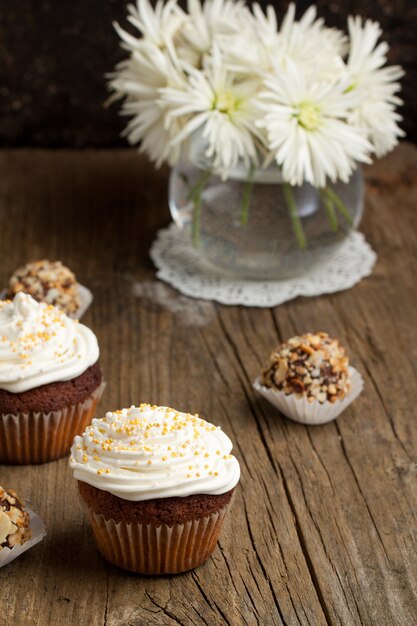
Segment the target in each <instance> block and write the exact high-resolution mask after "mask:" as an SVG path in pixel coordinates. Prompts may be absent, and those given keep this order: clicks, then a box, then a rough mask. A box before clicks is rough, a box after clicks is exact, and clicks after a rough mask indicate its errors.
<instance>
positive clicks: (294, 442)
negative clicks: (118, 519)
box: [0, 144, 417, 626]
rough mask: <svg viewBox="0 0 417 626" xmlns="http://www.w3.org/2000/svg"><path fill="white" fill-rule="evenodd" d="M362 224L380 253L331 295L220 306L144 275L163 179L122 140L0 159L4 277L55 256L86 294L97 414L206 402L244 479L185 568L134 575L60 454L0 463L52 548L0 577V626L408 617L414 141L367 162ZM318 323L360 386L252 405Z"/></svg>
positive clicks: (45, 546)
mask: <svg viewBox="0 0 417 626" xmlns="http://www.w3.org/2000/svg"><path fill="white" fill-rule="evenodd" d="M366 174H367V188H366V204H367V206H366V214H365V218H364V221H363V224H362V229H363V231H364V232H365V234H366V236H367V238H368V241H370V243H371V244H372V246H373V247H374V248H375V250H376V251H377V252H378V255H379V260H378V262H377V265H376V267H375V270H374V273H373V275H372V277H370V278H368V279H366V280H364V281H363V282H361V283H360V284H359V285H357V286H356V287H354V288H353V289H351V290H349V291H345V292H344V293H339V294H335V295H330V296H325V297H320V298H312V299H307V298H298V299H297V300H295V301H293V302H290V303H288V304H285V305H283V306H280V307H276V308H272V309H256V308H253V309H250V308H242V307H226V306H220V305H218V304H215V303H212V302H204V301H198V300H193V299H190V298H186V297H184V296H181V295H180V294H178V293H177V292H176V291H174V290H173V289H171V288H170V287H168V286H167V285H165V284H162V283H160V282H158V281H157V280H155V271H154V269H153V267H152V264H151V262H150V260H149V257H148V250H149V246H150V244H151V242H152V240H153V239H154V237H155V233H156V230H157V229H158V228H159V227H161V226H163V225H165V224H166V223H167V222H168V220H169V216H168V212H167V207H166V172H165V171H163V172H155V171H154V170H153V168H152V166H150V165H149V164H148V163H147V161H146V160H145V158H142V157H141V156H139V155H138V154H137V153H135V152H133V151H130V150H120V151H85V152H82V151H36V150H16V151H7V152H3V153H1V155H0V250H1V252H2V264H1V268H0V279H1V280H0V283H1V284H4V281H5V280H6V278H7V277H8V275H9V274H10V273H11V272H12V270H14V269H15V267H17V266H18V265H19V264H20V263H21V262H22V261H27V260H31V259H35V258H39V257H50V258H53V259H55V258H60V259H62V260H63V261H65V262H66V263H68V265H69V266H70V267H71V268H73V269H74V271H75V272H76V273H77V275H78V276H79V278H80V279H81V281H82V282H83V283H84V284H86V285H88V286H89V287H90V288H91V289H92V291H93V292H94V297H95V300H94V304H93V306H92V307H91V308H90V310H89V311H88V313H87V315H86V316H85V318H84V322H85V323H86V324H88V325H90V326H91V327H92V328H93V329H94V331H95V332H96V333H97V335H98V338H99V342H100V346H101V362H102V366H103V369H104V372H105V376H106V379H107V383H108V386H107V390H106V392H105V395H104V397H103V399H102V402H101V407H100V413H102V412H103V411H105V410H106V409H114V408H119V407H123V406H128V405H131V404H132V403H139V402H143V401H145V402H153V403H157V404H168V405H172V406H174V407H176V408H179V409H183V410H186V411H192V412H195V411H201V413H202V414H203V415H205V416H206V417H207V418H209V419H211V420H212V421H214V422H215V423H219V424H220V425H222V426H223V427H224V429H225V430H226V432H227V433H229V434H230V436H231V437H232V439H233V440H234V443H235V448H234V450H235V453H236V455H237V456H238V458H239V460H240V463H241V467H242V479H241V483H240V488H239V489H238V491H237V497H236V500H235V504H234V510H233V514H232V515H230V517H229V519H228V521H227V523H226V527H225V530H224V533H223V535H222V538H221V541H220V545H219V547H218V548H217V549H216V551H215V553H214V556H213V557H212V558H211V559H210V560H209V561H208V562H207V563H206V564H205V565H203V566H202V567H200V568H198V569H197V570H195V571H193V572H189V573H187V574H185V575H180V576H176V577H165V578H143V577H140V576H136V575H132V574H128V573H126V572H124V571H121V570H119V569H117V568H116V567H113V566H111V565H109V564H107V563H106V562H105V561H104V560H103V559H102V558H101V557H100V556H99V554H98V553H97V550H96V548H95V546H94V543H93V540H92V536H91V534H90V530H89V528H88V526H87V524H86V522H85V519H84V516H83V514H82V511H81V508H80V505H79V503H78V500H77V494H76V485H75V481H74V480H73V479H72V477H71V473H70V471H69V469H68V466H67V460H66V459H63V460H61V461H59V462H55V463H50V464H48V465H44V466H32V467H6V466H1V467H0V483H1V484H3V485H4V486H6V487H7V486H8V487H12V488H15V489H16V490H18V491H19V492H20V493H21V494H22V495H23V496H24V497H25V498H27V499H29V500H30V502H31V503H32V506H33V508H34V509H35V510H36V511H38V512H39V513H40V515H41V516H42V517H43V519H44V520H45V522H46V524H47V528H48V536H47V538H46V540H45V541H44V542H43V543H42V544H40V545H39V546H37V547H35V548H34V549H33V550H31V551H29V552H27V553H26V555H24V556H22V557H21V558H19V559H17V560H15V561H14V562H13V563H12V564H11V565H9V566H8V567H7V568H4V569H2V570H1V571H0V624H1V625H2V626H3V625H10V624H14V625H16V626H22V625H26V624H27V625H35V624H36V625H39V626H45V625H47V624H52V625H55V624H56V625H59V624H63V625H72V624H74V625H81V626H84V625H88V626H93V625H107V626H116V625H132V626H133V625H135V626H142V625H158V626H159V625H165V624H166V625H169V626H171V625H178V624H180V625H182V626H197V625H199V626H200V625H206V626H215V625H217V624H219V625H221V624H226V625H227V624H228V625H230V626H238V625H240V624H242V625H257V624H259V625H261V626H272V625H275V624H286V625H288V626H289V625H291V626H292V625H299V624H300V625H301V624H302V625H310V626H320V625H322V624H341V625H343V626H350V625H356V624H358V625H364V626H370V625H375V626H384V625H386V626H392V625H396V624H398V625H399V626H411V625H412V624H416V623H417V598H416V585H417V583H416V581H417V576H416V574H417V559H416V543H415V531H416V514H417V497H416V441H417V420H416V417H417V415H416V403H417V368H416V363H417V324H416V305H417V301H416V278H415V277H416V275H417V260H416V250H417V183H416V180H417V176H416V174H417V150H416V149H415V148H414V147H413V146H411V145H409V144H408V145H407V144H403V145H402V146H401V147H400V148H399V149H397V150H396V151H395V152H394V154H392V155H391V156H390V157H388V158H387V159H385V160H384V161H381V162H379V163H378V164H377V165H375V166H373V167H372V168H370V169H368V170H367V172H366ZM309 329H323V330H326V331H328V332H330V333H332V334H334V335H336V336H337V337H339V338H340V339H341V341H342V342H343V343H344V344H346V346H347V347H348V350H349V353H350V355H351V357H352V362H353V364H354V365H355V366H356V367H357V368H358V369H359V370H360V371H361V372H362V374H363V376H364V378H365V392H364V393H363V394H362V396H361V397H360V398H359V399H358V400H357V401H356V402H355V403H354V404H353V405H352V407H351V408H349V409H348V410H347V411H346V413H345V414H344V415H343V416H342V417H341V418H340V419H339V420H338V421H337V422H333V423H330V424H328V425H326V426H323V427H313V428H306V427H304V426H301V425H297V424H295V423H292V422H290V421H288V420H286V419H284V418H283V417H281V415H280V414H279V413H278V412H277V411H275V410H274V409H273V408H271V406H269V405H268V404H266V402H265V401H264V400H263V399H262V398H260V397H258V396H257V395H256V394H255V393H254V391H253V389H252V381H253V379H254V378H255V376H256V375H257V373H258V371H259V368H260V366H261V364H262V363H263V361H264V360H265V358H266V357H267V355H268V354H269V352H270V350H271V349H272V347H274V345H275V344H276V343H277V342H278V341H280V340H282V339H285V338H288V337H289V336H291V335H293V334H295V333H301V332H303V331H307V330H309Z"/></svg>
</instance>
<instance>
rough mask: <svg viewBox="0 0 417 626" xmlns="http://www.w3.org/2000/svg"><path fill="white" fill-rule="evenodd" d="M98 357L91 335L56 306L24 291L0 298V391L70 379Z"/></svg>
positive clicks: (96, 345) (27, 387) (95, 341)
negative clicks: (0, 299) (11, 297)
mask: <svg viewBox="0 0 417 626" xmlns="http://www.w3.org/2000/svg"><path fill="white" fill-rule="evenodd" d="M98 357H99V348H98V344H97V339H96V336H95V334H94V333H93V332H92V331H91V330H90V329H89V328H87V326H84V325H83V324H79V323H78V322H77V321H76V320H72V319H70V318H69V317H67V316H66V315H65V313H63V312H62V311H60V310H59V309H57V308H55V307H53V306H51V305H48V304H44V303H39V302H36V300H34V299H33V298H32V297H31V296H29V295H27V294H24V293H18V294H17V295H16V296H15V297H14V299H13V301H11V300H6V301H2V302H0V389H4V390H5V391H10V392H12V393H21V392H22V391H27V390H28V389H34V388H35V387H39V386H40V385H46V384H47V383H52V382H57V381H62V380H71V379H72V378H75V377H76V376H79V375H80V374H82V373H83V372H85V370H86V369H87V368H88V367H90V365H93V364H94V363H96V361H97V360H98Z"/></svg>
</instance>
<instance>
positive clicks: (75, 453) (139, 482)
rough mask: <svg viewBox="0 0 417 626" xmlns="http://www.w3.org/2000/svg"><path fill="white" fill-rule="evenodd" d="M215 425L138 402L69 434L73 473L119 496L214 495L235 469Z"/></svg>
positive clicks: (231, 482)
mask: <svg viewBox="0 0 417 626" xmlns="http://www.w3.org/2000/svg"><path fill="white" fill-rule="evenodd" d="M231 449H232V442H231V441H230V439H229V437H228V436H227V435H225V434H224V432H223V431H222V430H221V429H220V427H217V426H213V425H212V424H210V423H209V422H206V421H205V420H203V419H201V418H200V417H198V416H197V415H190V414H188V413H180V412H178V411H175V410H174V409H170V408H167V407H157V406H151V405H149V404H141V405H140V406H139V407H134V406H132V407H131V408H130V409H122V410H121V411H114V412H109V413H107V414H106V416H105V417H104V418H103V419H93V422H92V424H91V425H90V426H88V427H87V429H86V431H85V433H84V434H83V435H81V436H77V437H75V439H74V444H73V446H72V449H71V458H70V467H71V468H72V469H73V471H74V478H76V479H78V480H81V481H83V482H85V483H88V484H90V485H93V486H94V487H97V488H98V489H101V490H103V491H108V492H110V493H112V494H114V495H115V496H118V497H119V498H123V499H124V500H132V501H139V500H150V499H153V498H169V497H172V496H190V495H192V494H211V495H219V494H222V493H226V491H229V490H230V489H232V488H233V487H235V485H236V484H237V482H238V480H239V477H240V468H239V463H238V461H237V459H236V458H235V457H234V456H232V455H231V454H230V451H231Z"/></svg>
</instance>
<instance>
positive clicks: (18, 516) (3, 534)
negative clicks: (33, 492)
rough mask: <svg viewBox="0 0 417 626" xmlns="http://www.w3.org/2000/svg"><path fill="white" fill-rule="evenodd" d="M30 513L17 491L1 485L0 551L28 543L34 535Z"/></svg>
mask: <svg viewBox="0 0 417 626" xmlns="http://www.w3.org/2000/svg"><path fill="white" fill-rule="evenodd" d="M29 525H30V517H29V513H27V511H25V506H24V504H23V502H22V500H21V499H20V498H19V496H18V495H17V493H16V492H15V491H13V490H12V489H10V490H9V491H5V490H4V489H3V488H2V487H0V551H1V550H3V548H13V547H14V546H17V545H22V544H24V543H26V541H28V540H29V539H30V538H31V537H32V531H31V529H30V527H29Z"/></svg>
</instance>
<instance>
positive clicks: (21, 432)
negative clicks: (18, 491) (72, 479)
mask: <svg viewBox="0 0 417 626" xmlns="http://www.w3.org/2000/svg"><path fill="white" fill-rule="evenodd" d="M105 386H106V383H105V382H102V383H101V384H100V385H99V386H98V387H97V388H96V389H95V390H94V391H93V392H92V393H91V394H90V395H89V396H88V397H87V398H86V399H85V400H82V401H80V402H78V403H77V404H73V405H71V406H68V407H64V408H62V409H59V410H58V411H49V412H34V411H31V412H28V413H18V414H17V415H12V414H10V413H6V414H5V413H3V414H0V463H7V464H13V465H30V464H32V463H34V464H38V463H47V462H48V461H54V460H56V459H60V458H61V457H63V456H65V455H66V454H67V453H68V452H69V449H70V447H71V445H72V443H73V440H74V437H75V435H80V434H81V433H82V432H83V431H84V430H85V428H86V426H87V425H88V424H90V423H91V420H92V419H93V417H94V413H95V410H96V407H97V404H98V402H99V401H100V398H101V396H102V394H103V391H104V388H105Z"/></svg>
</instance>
